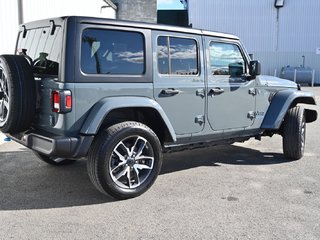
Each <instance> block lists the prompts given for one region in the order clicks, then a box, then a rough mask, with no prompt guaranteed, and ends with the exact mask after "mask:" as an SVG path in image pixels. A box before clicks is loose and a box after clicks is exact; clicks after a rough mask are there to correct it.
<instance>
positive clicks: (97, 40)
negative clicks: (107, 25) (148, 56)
mask: <svg viewBox="0 0 320 240" xmlns="http://www.w3.org/2000/svg"><path fill="white" fill-rule="evenodd" d="M81 40H82V41H81V70H82V71H83V72H84V73H87V74H125V75H142V74H144V73H145V49H144V45H145V44H144V36H143V34H141V33H138V32H132V31H119V30H108V29H85V30H84V31H83V33H82V39H81Z"/></svg>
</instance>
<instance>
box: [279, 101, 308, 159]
mask: <svg viewBox="0 0 320 240" xmlns="http://www.w3.org/2000/svg"><path fill="white" fill-rule="evenodd" d="M305 138H306V117H305V113H304V108H303V107H301V106H297V107H294V108H290V109H289V110H288V112H287V114H286V116H285V119H284V122H283V134H282V146H283V153H284V155H285V157H286V158H288V159H291V160H298V159H300V158H302V157H303V153H304V149H305Z"/></svg>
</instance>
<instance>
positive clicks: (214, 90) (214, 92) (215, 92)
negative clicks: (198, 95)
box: [209, 87, 224, 95]
mask: <svg viewBox="0 0 320 240" xmlns="http://www.w3.org/2000/svg"><path fill="white" fill-rule="evenodd" d="M221 93H224V89H223V88H219V87H216V88H211V89H210V91H209V94H210V95H218V94H221Z"/></svg>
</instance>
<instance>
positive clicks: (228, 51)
mask: <svg viewBox="0 0 320 240" xmlns="http://www.w3.org/2000/svg"><path fill="white" fill-rule="evenodd" d="M209 51H210V68H211V74H212V75H228V76H230V77H240V76H242V75H243V74H244V73H245V61H244V59H243V57H242V54H241V51H240V49H239V47H238V46H237V45H235V44H231V43H221V42H211V43H210V46H209Z"/></svg>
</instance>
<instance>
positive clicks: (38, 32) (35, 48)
mask: <svg viewBox="0 0 320 240" xmlns="http://www.w3.org/2000/svg"><path fill="white" fill-rule="evenodd" d="M61 48H62V31H61V27H60V26H56V29H55V31H54V33H53V34H51V33H50V27H45V28H36V29H31V30H28V31H27V33H26V35H25V37H23V33H22V32H21V33H20V34H19V38H18V44H17V51H18V52H25V54H26V55H28V56H29V57H30V58H31V59H32V61H33V66H34V73H35V74H36V75H53V76H57V75H58V72H59V65H60V62H61Z"/></svg>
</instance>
